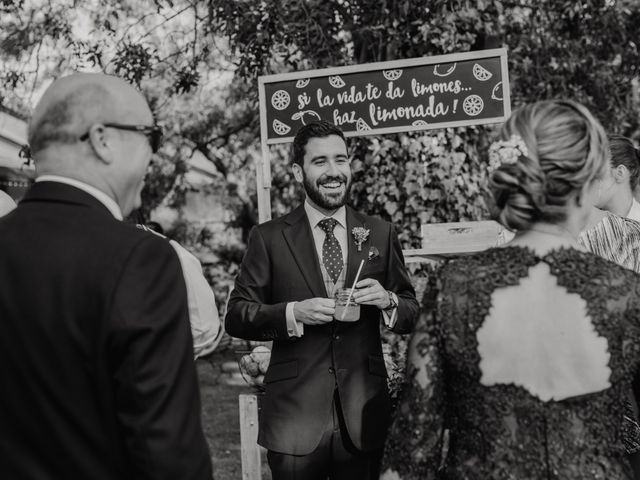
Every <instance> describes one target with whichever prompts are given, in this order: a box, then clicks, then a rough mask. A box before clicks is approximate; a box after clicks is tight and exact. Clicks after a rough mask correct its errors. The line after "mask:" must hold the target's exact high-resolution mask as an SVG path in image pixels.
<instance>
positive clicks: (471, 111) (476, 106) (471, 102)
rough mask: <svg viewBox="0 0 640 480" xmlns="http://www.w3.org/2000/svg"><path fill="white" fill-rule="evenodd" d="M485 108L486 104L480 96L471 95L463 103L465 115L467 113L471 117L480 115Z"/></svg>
mask: <svg viewBox="0 0 640 480" xmlns="http://www.w3.org/2000/svg"><path fill="white" fill-rule="evenodd" d="M483 108H484V102H483V101H482V98H480V96H478V95H469V96H468V97H467V98H465V99H464V102H462V109H463V110H464V113H466V114H467V115H469V116H470V117H475V116H476V115H479V114H480V112H482V109H483Z"/></svg>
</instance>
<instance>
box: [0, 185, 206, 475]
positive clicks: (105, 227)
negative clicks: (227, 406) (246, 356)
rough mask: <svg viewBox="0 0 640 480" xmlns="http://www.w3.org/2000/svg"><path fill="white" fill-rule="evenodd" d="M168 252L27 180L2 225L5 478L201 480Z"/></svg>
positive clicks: (177, 289) (180, 297)
mask: <svg viewBox="0 0 640 480" xmlns="http://www.w3.org/2000/svg"><path fill="white" fill-rule="evenodd" d="M186 295H187V294H186V289H185V284H184V280H183V277H182V271H181V269H180V264H179V261H178V258H177V256H176V254H175V252H174V251H173V248H172V247H171V246H170V245H169V243H167V242H166V241H165V240H163V239H161V238H159V237H157V236H156V235H152V234H150V233H148V232H144V231H142V230H139V229H137V228H135V227H134V226H132V225H127V224H125V223H122V222H120V221H118V220H116V219H115V218H114V217H113V216H112V215H111V213H110V212H109V211H108V210H107V209H106V208H105V207H104V206H103V205H102V204H101V203H100V202H98V201H97V200H96V199H95V198H94V197H92V196H91V195H89V194H87V193H85V192H84V191H82V190H79V189H77V188H74V187H71V186H68V185H64V184H61V183H56V182H42V183H36V184H35V185H34V186H33V187H32V188H31V189H30V190H29V192H27V194H26V196H25V197H24V199H23V200H22V202H21V203H20V204H19V206H18V208H17V209H16V210H14V211H13V212H11V213H9V214H8V215H7V216H5V217H3V218H2V219H0V392H2V393H1V394H0V459H1V460H0V478H3V479H4V478H6V479H18V478H19V479H25V480H28V479H34V480H36V479H37V480H41V479H49V480H50V479H60V480H68V479H71V478H91V479H94V480H103V479H104V480H116V479H118V480H121V479H125V478H126V479H152V478H153V479H210V478H211V463H210V458H209V451H208V447H207V443H206V440H205V438H204V435H203V433H202V428H201V423H200V399H199V392H198V381H197V375H196V371H195V368H194V363H193V347H192V343H191V342H192V339H191V331H190V327H189V317H188V310H187V296H186Z"/></svg>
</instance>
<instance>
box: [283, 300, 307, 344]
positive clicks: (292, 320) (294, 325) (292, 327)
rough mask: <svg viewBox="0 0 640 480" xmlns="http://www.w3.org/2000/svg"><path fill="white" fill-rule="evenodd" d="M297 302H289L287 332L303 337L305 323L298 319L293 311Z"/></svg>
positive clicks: (291, 335) (290, 334)
mask: <svg viewBox="0 0 640 480" xmlns="http://www.w3.org/2000/svg"><path fill="white" fill-rule="evenodd" d="M295 303H296V302H289V303H287V333H288V334H289V336H290V337H301V336H302V335H304V324H303V323H302V322H297V321H296V316H295V314H294V313H293V306H294V305H295Z"/></svg>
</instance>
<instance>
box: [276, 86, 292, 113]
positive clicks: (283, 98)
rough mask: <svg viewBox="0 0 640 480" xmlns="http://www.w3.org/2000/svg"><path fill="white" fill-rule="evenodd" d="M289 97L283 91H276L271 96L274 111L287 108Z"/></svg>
mask: <svg viewBox="0 0 640 480" xmlns="http://www.w3.org/2000/svg"><path fill="white" fill-rule="evenodd" d="M290 101H291V97H290V96H289V94H288V93H287V92H286V91H285V90H278V91H277V92H275V93H274V94H273V95H272V96H271V105H272V106H273V108H275V109H276V110H284V109H285V108H287V107H288V106H289V102H290Z"/></svg>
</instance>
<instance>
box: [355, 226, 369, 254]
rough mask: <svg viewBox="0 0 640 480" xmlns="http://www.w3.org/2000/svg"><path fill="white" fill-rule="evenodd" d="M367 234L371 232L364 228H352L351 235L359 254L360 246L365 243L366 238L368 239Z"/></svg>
mask: <svg viewBox="0 0 640 480" xmlns="http://www.w3.org/2000/svg"><path fill="white" fill-rule="evenodd" d="M369 233H371V230H369V229H368V228H364V227H353V229H352V230H351V235H353V238H354V239H355V243H356V246H357V247H358V251H359V252H361V251H362V244H363V243H364V242H366V241H367V238H369Z"/></svg>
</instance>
